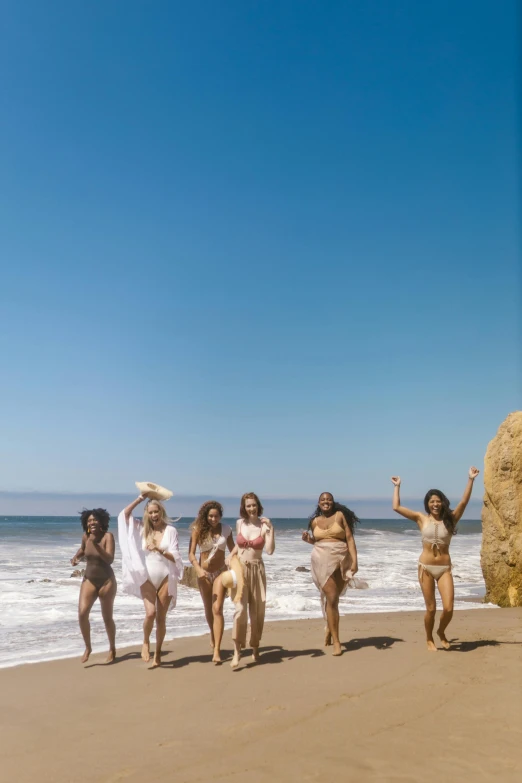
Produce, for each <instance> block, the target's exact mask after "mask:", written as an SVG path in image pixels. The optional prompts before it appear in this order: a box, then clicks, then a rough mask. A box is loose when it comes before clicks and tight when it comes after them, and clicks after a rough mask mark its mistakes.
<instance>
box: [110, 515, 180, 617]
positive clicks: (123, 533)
mask: <svg viewBox="0 0 522 783" xmlns="http://www.w3.org/2000/svg"><path fill="white" fill-rule="evenodd" d="M118 543H119V545H120V549H121V564H122V588H123V592H124V593H127V595H135V596H136V598H141V597H142V596H141V591H140V587H141V586H142V585H143V584H145V582H147V581H149V575H148V572H147V565H146V562H145V552H144V551H143V548H142V544H143V525H142V523H141V522H139V521H138V520H136V519H134V517H133V516H132V515H131V516H130V517H129V519H128V521H126V520H125V512H124V511H121V512H120V513H119V515H118ZM162 544H165V549H166V551H167V552H168V553H169V554H171V555H172V557H173V558H174V562H172V561H171V560H168V559H167V558H165V562H166V563H167V565H168V569H169V574H168V592H169V595H170V596H171V598H172V601H171V602H170V606H169V610H170V609H173V608H174V607H175V606H176V598H177V594H178V582H179V581H181V578H182V576H183V560H182V559H181V554H180V551H179V545H178V532H177V530H176V528H175V527H173V526H172V525H167V528H166V530H165V533H164V535H163V541H162Z"/></svg>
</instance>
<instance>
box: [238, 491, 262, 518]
mask: <svg viewBox="0 0 522 783" xmlns="http://www.w3.org/2000/svg"><path fill="white" fill-rule="evenodd" d="M247 500H255V501H256V503H257V516H258V517H260V516H261V514H262V513H263V506H262V505H261V501H260V500H259V498H258V497H257V495H256V493H255V492H245V494H244V495H243V497H242V498H241V504H240V506H239V516H240V517H241V519H248V514H247V510H246V501H247Z"/></svg>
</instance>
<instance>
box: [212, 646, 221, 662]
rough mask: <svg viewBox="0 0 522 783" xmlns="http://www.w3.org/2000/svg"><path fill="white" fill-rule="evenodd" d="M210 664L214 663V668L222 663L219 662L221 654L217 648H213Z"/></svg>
mask: <svg viewBox="0 0 522 783" xmlns="http://www.w3.org/2000/svg"><path fill="white" fill-rule="evenodd" d="M212 663H215V664H216V666H217V665H219V664H220V663H222V660H221V652H220V650H218V649H217V648H214V655H213V656H212Z"/></svg>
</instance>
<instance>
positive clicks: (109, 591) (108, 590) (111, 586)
mask: <svg viewBox="0 0 522 783" xmlns="http://www.w3.org/2000/svg"><path fill="white" fill-rule="evenodd" d="M117 589H118V585H117V584H116V579H109V580H108V581H107V582H105V584H104V585H103V587H100V592H99V597H100V604H101V612H102V617H103V622H104V623H105V630H106V632H107V638H108V639H109V655H108V656H107V659H106V661H105V663H112V662H113V661H114V659H115V658H116V626H115V624H114V620H113V618H112V611H113V607H114V599H115V598H116V590H117Z"/></svg>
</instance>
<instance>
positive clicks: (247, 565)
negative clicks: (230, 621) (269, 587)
mask: <svg viewBox="0 0 522 783" xmlns="http://www.w3.org/2000/svg"><path fill="white" fill-rule="evenodd" d="M241 563H242V565H243V573H244V575H245V586H244V588H243V595H242V596H241V601H240V602H239V603H237V604H236V612H235V614H234V627H233V629H232V639H234V641H236V642H239V643H240V644H241V647H246V633H247V622H248V615H250V646H251V647H259V642H260V641H261V636H262V633H263V625H264V623H265V607H266V574H265V564H264V563H263V561H262V560H253V561H247V562H245V561H243V560H242V561H241Z"/></svg>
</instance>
